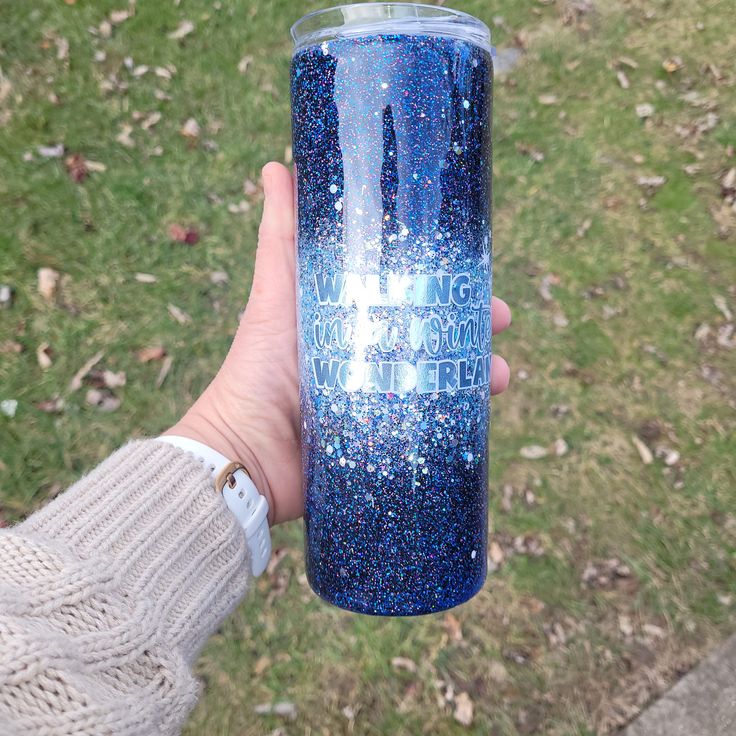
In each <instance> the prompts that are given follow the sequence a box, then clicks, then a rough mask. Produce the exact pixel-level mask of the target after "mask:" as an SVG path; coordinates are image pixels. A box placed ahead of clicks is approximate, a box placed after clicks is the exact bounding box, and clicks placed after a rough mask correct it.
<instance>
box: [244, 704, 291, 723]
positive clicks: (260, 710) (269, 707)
mask: <svg viewBox="0 0 736 736" xmlns="http://www.w3.org/2000/svg"><path fill="white" fill-rule="evenodd" d="M253 710H254V711H255V713H256V714H257V715H259V716H270V715H274V716H282V717H283V718H291V719H294V718H296V713H297V711H296V705H294V703H289V702H288V701H281V702H279V703H261V704H260V705H257V706H256V707H255V708H254V709H253Z"/></svg>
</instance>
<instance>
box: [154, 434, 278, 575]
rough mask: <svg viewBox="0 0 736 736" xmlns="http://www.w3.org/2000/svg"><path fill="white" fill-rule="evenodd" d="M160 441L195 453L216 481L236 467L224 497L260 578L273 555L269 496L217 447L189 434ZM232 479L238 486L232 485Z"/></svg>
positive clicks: (231, 473) (243, 469)
mask: <svg viewBox="0 0 736 736" xmlns="http://www.w3.org/2000/svg"><path fill="white" fill-rule="evenodd" d="M158 441H159V442H166V443H167V444H169V445H173V446H174V447H178V448H179V449H180V450H184V451H185V452H188V453H189V454H190V455H193V456H194V458H195V459H196V460H197V461H198V462H200V463H201V464H202V465H203V466H204V468H205V470H207V472H208V473H210V475H212V478H213V479H214V480H216V479H217V478H218V477H220V475H221V474H222V473H223V471H226V470H227V469H228V467H229V466H231V467H232V471H231V472H229V473H228V476H227V477H228V478H230V479H231V480H230V482H227V481H226V480H224V481H223V485H222V489H221V490H222V497H223V498H224V499H225V503H226V504H227V507H228V508H229V509H230V511H232V512H233V514H235V517H236V518H237V520H238V522H239V523H240V526H242V527H243V530H244V531H245V539H246V541H247V542H248V548H249V549H250V554H251V568H252V570H253V575H254V576H255V577H258V576H259V575H260V574H261V573H262V572H263V571H264V570H265V569H266V565H268V560H269V558H270V557H271V534H270V532H269V529H268V501H267V500H266V498H265V496H262V495H261V494H260V493H258V489H257V488H256V486H255V483H253V481H252V480H251V479H250V476H249V475H248V473H247V471H246V470H245V468H244V467H243V466H242V465H240V464H238V463H233V462H232V461H230V460H229V459H228V458H226V457H225V456H224V455H222V454H220V453H219V452H217V450H213V449H212V448H211V447H208V446H207V445H205V444H203V443H202V442H197V441H196V440H192V439H189V438H188V437H179V436H177V435H168V434H167V435H163V436H161V437H159V438H158ZM231 482H232V483H234V485H230V483H231ZM218 490H220V488H218Z"/></svg>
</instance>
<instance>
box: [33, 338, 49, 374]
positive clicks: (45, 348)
mask: <svg viewBox="0 0 736 736" xmlns="http://www.w3.org/2000/svg"><path fill="white" fill-rule="evenodd" d="M52 355H53V353H52V352H51V348H50V347H49V344H48V343H47V342H42V343H41V344H40V345H39V346H38V347H37V348H36V360H37V361H38V365H39V366H40V367H41V370H44V371H45V370H46V369H47V368H51V365H52V363H53V361H52V360H51V356H52Z"/></svg>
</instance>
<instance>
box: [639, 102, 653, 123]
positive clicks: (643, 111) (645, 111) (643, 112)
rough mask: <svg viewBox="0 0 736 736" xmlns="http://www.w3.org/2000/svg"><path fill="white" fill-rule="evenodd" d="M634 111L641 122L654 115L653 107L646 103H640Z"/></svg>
mask: <svg viewBox="0 0 736 736" xmlns="http://www.w3.org/2000/svg"><path fill="white" fill-rule="evenodd" d="M635 109H636V114H637V115H638V116H639V117H640V118H641V119H642V120H646V118H650V117H652V115H654V105H651V104H650V103H648V102H642V103H641V104H640V105H637V106H636V108H635Z"/></svg>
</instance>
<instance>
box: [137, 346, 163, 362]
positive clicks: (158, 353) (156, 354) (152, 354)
mask: <svg viewBox="0 0 736 736" xmlns="http://www.w3.org/2000/svg"><path fill="white" fill-rule="evenodd" d="M135 355H136V357H137V358H138V362H139V363H150V362H151V361H152V360H161V359H162V358H163V357H164V356H165V355H166V348H164V347H163V346H162V345H152V346H150V347H147V348H141V349H140V350H138V351H137V352H136V354H135Z"/></svg>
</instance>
